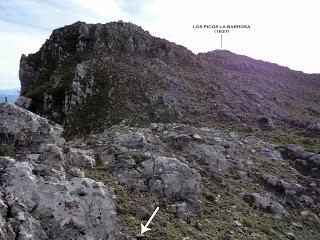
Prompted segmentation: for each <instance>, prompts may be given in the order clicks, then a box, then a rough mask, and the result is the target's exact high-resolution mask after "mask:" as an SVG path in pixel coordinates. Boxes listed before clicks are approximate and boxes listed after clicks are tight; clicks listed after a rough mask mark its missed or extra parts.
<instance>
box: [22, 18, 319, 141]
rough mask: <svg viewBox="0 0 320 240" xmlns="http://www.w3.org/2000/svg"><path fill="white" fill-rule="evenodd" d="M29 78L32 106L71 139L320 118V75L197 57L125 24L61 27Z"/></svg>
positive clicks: (25, 89) (25, 85)
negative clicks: (126, 130)
mask: <svg viewBox="0 0 320 240" xmlns="http://www.w3.org/2000/svg"><path fill="white" fill-rule="evenodd" d="M19 75H20V80H21V86H22V87H21V95H23V96H26V97H29V98H31V99H32V102H31V105H30V110H31V111H33V112H36V113H38V114H40V115H42V116H45V117H48V118H49V119H51V120H54V121H56V122H58V123H64V126H65V128H66V130H67V132H68V133H69V134H71V135H75V134H83V133H88V132H91V131H92V130H93V131H96V130H100V129H104V128H105V127H107V126H110V125H112V124H117V123H119V122H121V121H122V120H127V121H129V122H131V123H149V122H152V121H156V122H197V123H200V124H201V123H209V122H212V121H213V120H220V121H223V122H230V121H231V122H252V123H254V122H256V120H257V119H258V118H259V117H261V116H267V117H268V118H270V120H275V122H276V123H277V122H279V121H280V120H288V119H289V120H292V119H297V120H299V119H300V120H301V119H302V120H303V119H310V120H313V121H314V122H315V123H317V121H318V120H319V115H317V114H315V113H318V112H320V109H319V104H318V103H319V100H318V99H319V89H320V83H319V82H320V81H319V79H320V77H319V75H306V74H303V73H301V72H295V71H291V70H289V69H287V68H284V67H280V66H278V65H275V64H270V63H265V62H261V61H256V60H253V59H250V58H247V57H244V56H238V55H235V54H233V53H230V52H228V51H213V52H209V53H206V54H198V55H195V54H193V53H192V52H190V51H189V50H187V49H186V48H184V47H182V46H178V45H176V44H174V43H171V42H168V41H166V40H163V39H159V38H155V37H153V36H151V35H150V34H149V33H148V32H146V31H143V30H142V29H141V28H140V27H138V26H136V25H133V24H130V23H124V22H112V23H108V24H85V23H82V22H77V23H75V24H73V25H70V26H66V27H63V28H60V29H56V30H54V31H53V33H52V35H51V37H50V39H48V40H47V41H46V43H45V44H44V45H43V46H42V47H41V49H40V50H39V51H38V52H37V53H35V54H29V55H28V56H24V55H23V56H22V58H21V62H20V74H19ZM298 103H299V104H298Z"/></svg>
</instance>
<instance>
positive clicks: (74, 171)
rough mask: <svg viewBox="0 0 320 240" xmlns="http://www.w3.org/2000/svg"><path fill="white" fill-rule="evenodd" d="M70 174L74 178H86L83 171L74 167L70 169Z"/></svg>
mask: <svg viewBox="0 0 320 240" xmlns="http://www.w3.org/2000/svg"><path fill="white" fill-rule="evenodd" d="M69 173H70V175H71V176H73V177H78V178H84V177H85V174H84V172H83V171H81V169H80V168H77V167H73V168H71V169H69Z"/></svg>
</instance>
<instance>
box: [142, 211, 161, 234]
mask: <svg viewBox="0 0 320 240" xmlns="http://www.w3.org/2000/svg"><path fill="white" fill-rule="evenodd" d="M158 211H159V207H157V208H156V210H154V212H153V213H152V215H151V217H150V218H149V220H148V222H147V223H146V225H143V224H142V223H141V234H144V233H145V232H147V231H149V230H151V228H148V226H149V224H150V223H151V221H152V219H153V218H154V216H156V214H157V212H158Z"/></svg>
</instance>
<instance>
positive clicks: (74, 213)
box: [2, 162, 116, 240]
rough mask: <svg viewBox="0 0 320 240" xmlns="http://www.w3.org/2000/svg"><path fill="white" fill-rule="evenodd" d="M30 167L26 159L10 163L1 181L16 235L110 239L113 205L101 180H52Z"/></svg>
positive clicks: (112, 234)
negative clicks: (16, 231)
mask: <svg viewBox="0 0 320 240" xmlns="http://www.w3.org/2000/svg"><path fill="white" fill-rule="evenodd" d="M33 170H34V168H33V166H32V165H31V164H30V163H27V162H17V163H14V164H12V166H9V167H8V168H7V169H6V175H5V177H4V179H3V183H2V187H3V189H4V192H5V196H6V202H7V203H8V205H10V206H11V209H12V210H11V211H12V214H13V216H12V218H13V223H12V225H13V227H14V228H15V229H17V230H18V231H19V233H20V236H21V238H19V239H35V240H42V239H57V240H65V239H83V240H89V239H98V240H99V239H100V240H102V239H114V238H113V236H114V231H115V224H116V214H115V209H114V206H113V200H112V196H111V194H110V193H109V191H108V189H107V188H106V187H105V186H104V185H103V184H102V183H98V182H95V181H93V180H91V179H86V178H72V179H71V180H70V181H61V182H57V183H53V182H48V181H44V180H43V179H42V178H41V177H38V176H36V175H34V174H33Z"/></svg>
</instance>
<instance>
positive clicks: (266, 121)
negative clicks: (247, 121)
mask: <svg viewBox="0 0 320 240" xmlns="http://www.w3.org/2000/svg"><path fill="white" fill-rule="evenodd" d="M257 122H258V125H259V127H260V128H261V129H262V130H264V131H270V130H272V129H273V128H274V126H273V121H272V119H271V118H268V117H261V118H259V119H258V121H257Z"/></svg>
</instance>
